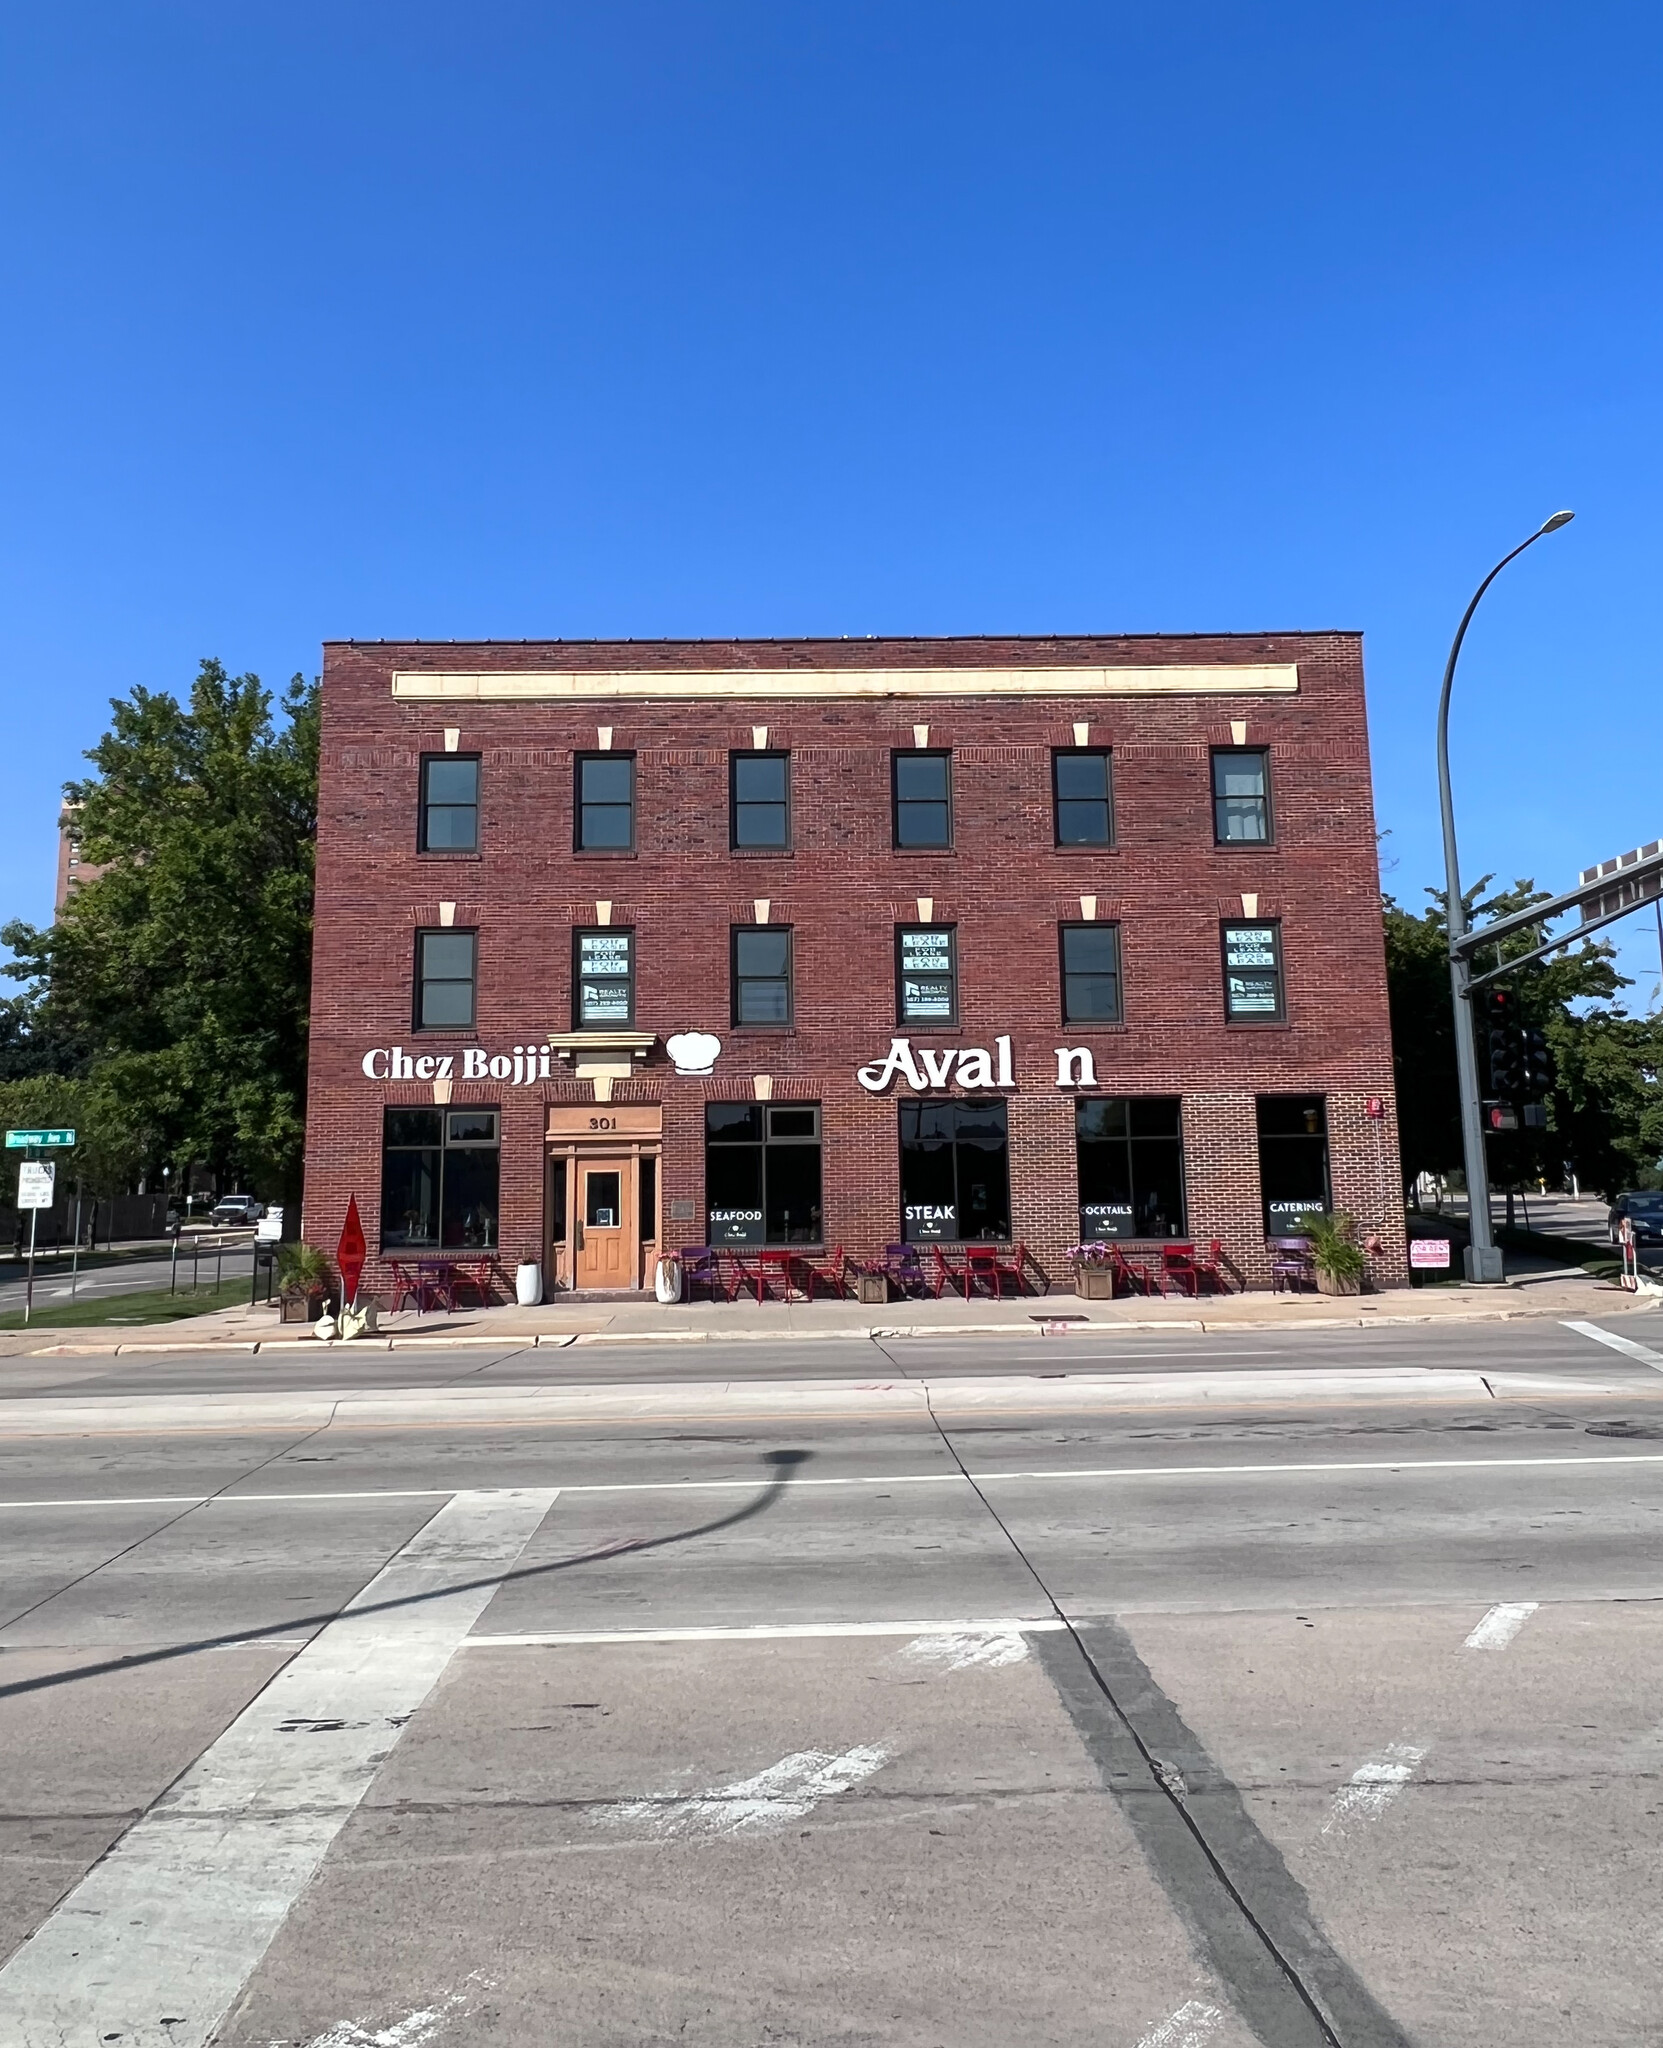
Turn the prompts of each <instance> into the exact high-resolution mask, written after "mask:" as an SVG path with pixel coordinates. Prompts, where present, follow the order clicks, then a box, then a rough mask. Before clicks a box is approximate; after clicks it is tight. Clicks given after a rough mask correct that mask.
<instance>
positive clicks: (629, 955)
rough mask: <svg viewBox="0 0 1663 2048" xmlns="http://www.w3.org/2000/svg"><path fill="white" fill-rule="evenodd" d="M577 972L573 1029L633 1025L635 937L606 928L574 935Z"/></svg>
mask: <svg viewBox="0 0 1663 2048" xmlns="http://www.w3.org/2000/svg"><path fill="white" fill-rule="evenodd" d="M573 936H574V938H575V941H576V947H577V962H576V972H575V973H574V974H573V976H572V994H573V1000H572V1025H573V1028H574V1029H575V1030H578V1031H588V1030H590V1029H592V1028H593V1027H594V1026H596V1025H604V1024H622V1025H632V1024H634V1022H635V934H634V933H633V932H628V931H617V930H614V929H612V928H611V927H608V928H607V929H606V930H605V931H598V932H577V933H575V934H574V935H573Z"/></svg>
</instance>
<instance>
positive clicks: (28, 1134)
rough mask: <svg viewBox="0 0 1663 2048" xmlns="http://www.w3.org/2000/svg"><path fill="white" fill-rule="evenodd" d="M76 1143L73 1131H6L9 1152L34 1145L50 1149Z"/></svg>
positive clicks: (20, 1150)
mask: <svg viewBox="0 0 1663 2048" xmlns="http://www.w3.org/2000/svg"><path fill="white" fill-rule="evenodd" d="M74 1143H75V1133H74V1132H73V1131H8V1132H7V1133H6V1150H7V1151H8V1152H25V1151H27V1150H28V1149H29V1148H30V1147H31V1146H34V1145H39V1146H42V1147H44V1148H46V1149H48V1150H50V1149H52V1148H53V1147H55V1146H60V1145H73V1144H74Z"/></svg>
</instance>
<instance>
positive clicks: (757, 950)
mask: <svg viewBox="0 0 1663 2048" xmlns="http://www.w3.org/2000/svg"><path fill="white" fill-rule="evenodd" d="M733 1021H734V1022H735V1024H789V1023H790V1022H791V933H790V930H789V928H788V927H787V926H784V925H750V924H736V925H735V926H734V927H733Z"/></svg>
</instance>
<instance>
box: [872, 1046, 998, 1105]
mask: <svg viewBox="0 0 1663 2048" xmlns="http://www.w3.org/2000/svg"><path fill="white" fill-rule="evenodd" d="M855 1079H856V1080H857V1081H858V1082H859V1083H860V1085H861V1086H862V1087H863V1088H864V1089H866V1090H867V1091H868V1093H870V1094H872V1095H881V1094H882V1093H883V1091H884V1090H885V1089H886V1088H887V1087H888V1086H889V1085H890V1083H891V1082H892V1081H897V1080H905V1082H906V1083H907V1085H908V1086H909V1087H910V1088H916V1089H917V1090H918V1091H919V1093H920V1094H922V1093H923V1092H924V1091H925V1090H926V1089H930V1088H946V1087H949V1086H950V1085H951V1084H952V1083H953V1082H955V1081H956V1082H957V1083H958V1085H959V1086H960V1087H961V1088H1014V1087H1015V1086H1016V1074H1015V1071H1014V1069H1013V1067H1012V1064H1011V1042H1010V1040H1009V1039H1008V1038H996V1039H995V1040H994V1041H993V1051H992V1052H989V1051H988V1049H987V1047H986V1046H985V1045H962V1046H960V1045H949V1046H946V1047H944V1048H943V1049H942V1050H941V1051H939V1052H938V1051H936V1050H935V1049H934V1048H933V1047H931V1046H926V1045H921V1046H919V1048H918V1050H917V1052H916V1054H915V1053H914V1051H913V1046H912V1040H911V1039H910V1038H892V1039H891V1040H890V1041H889V1051H888V1053H887V1055H886V1056H885V1057H884V1058H883V1059H881V1060H874V1061H873V1062H872V1064H871V1065H870V1066H869V1067H857V1068H856V1070H855Z"/></svg>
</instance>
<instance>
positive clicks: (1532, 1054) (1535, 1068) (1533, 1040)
mask: <svg viewBox="0 0 1663 2048" xmlns="http://www.w3.org/2000/svg"><path fill="white" fill-rule="evenodd" d="M1519 1058H1520V1064H1521V1065H1522V1066H1523V1068H1524V1092H1525V1094H1526V1095H1527V1096H1529V1098H1530V1099H1531V1101H1532V1102H1536V1101H1539V1100H1540V1099H1541V1097H1542V1096H1544V1095H1547V1094H1549V1093H1551V1091H1552V1088H1553V1056H1552V1054H1551V1053H1550V1052H1549V1051H1548V1041H1547V1033H1546V1032H1545V1031H1538V1030H1537V1029H1536V1027H1535V1025H1534V1024H1531V1025H1527V1026H1526V1027H1525V1029H1524V1031H1523V1032H1522V1033H1521V1034H1520V1038H1519Z"/></svg>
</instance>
